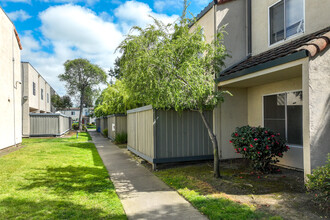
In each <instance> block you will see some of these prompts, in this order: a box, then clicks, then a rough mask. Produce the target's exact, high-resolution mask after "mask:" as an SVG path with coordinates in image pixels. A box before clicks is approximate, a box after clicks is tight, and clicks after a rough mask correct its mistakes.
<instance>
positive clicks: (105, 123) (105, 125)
mask: <svg viewBox="0 0 330 220" xmlns="http://www.w3.org/2000/svg"><path fill="white" fill-rule="evenodd" d="M106 128H108V117H100V132H101V133H103V130H104V129H106Z"/></svg>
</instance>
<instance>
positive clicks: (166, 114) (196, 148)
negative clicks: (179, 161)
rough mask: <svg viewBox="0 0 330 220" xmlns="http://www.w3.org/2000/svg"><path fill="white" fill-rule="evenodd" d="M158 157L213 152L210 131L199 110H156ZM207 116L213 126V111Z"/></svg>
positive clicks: (201, 154)
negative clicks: (180, 111) (179, 111)
mask: <svg viewBox="0 0 330 220" xmlns="http://www.w3.org/2000/svg"><path fill="white" fill-rule="evenodd" d="M155 116H156V146H157V147H156V158H157V159H162V158H176V157H200V156H208V155H212V154H213V150H212V143H211V140H210V138H209V135H208V131H207V129H206V127H205V125H204V123H203V120H202V118H201V116H200V114H199V112H193V111H183V112H182V113H178V112H176V111H174V110H169V111H161V110H155ZM206 117H207V120H208V122H209V123H210V126H211V127H213V119H212V112H207V113H206Z"/></svg>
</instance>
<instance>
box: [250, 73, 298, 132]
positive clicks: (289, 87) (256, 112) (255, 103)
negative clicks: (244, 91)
mask: <svg viewBox="0 0 330 220" xmlns="http://www.w3.org/2000/svg"><path fill="white" fill-rule="evenodd" d="M301 82H302V79H301V77H298V78H293V79H289V80H285V81H278V82H274V83H268V84H264V85H260V86H255V87H250V88H248V113H249V114H248V123H249V125H251V126H259V125H260V126H262V115H263V113H262V97H263V96H264V95H269V94H274V93H279V92H286V91H294V90H301V88H302V86H301Z"/></svg>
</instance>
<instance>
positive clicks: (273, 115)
mask: <svg viewBox="0 0 330 220" xmlns="http://www.w3.org/2000/svg"><path fill="white" fill-rule="evenodd" d="M263 99H264V100H263V105H264V106H263V107H264V127H266V128H270V129H272V130H274V131H276V132H279V133H280V135H281V136H282V137H283V138H285V139H286V140H287V143H288V144H292V145H300V146H302V145H303V135H302V101H303V97H302V91H296V92H286V93H280V94H275V95H267V96H264V98H263Z"/></svg>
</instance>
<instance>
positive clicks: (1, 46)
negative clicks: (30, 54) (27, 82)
mask: <svg viewBox="0 0 330 220" xmlns="http://www.w3.org/2000/svg"><path fill="white" fill-rule="evenodd" d="M21 50H22V46H21V43H20V39H19V36H18V34H17V31H16V29H15V26H14V24H13V23H12V22H11V20H10V19H9V18H8V16H7V15H6V13H5V12H4V11H3V9H2V8H1V7H0V107H1V114H0V121H1V123H0V140H1V141H0V149H3V148H6V147H10V146H15V145H17V144H20V143H21V142H22V110H21V100H22V85H21V84H22V77H21V58H20V51H21Z"/></svg>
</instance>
